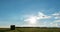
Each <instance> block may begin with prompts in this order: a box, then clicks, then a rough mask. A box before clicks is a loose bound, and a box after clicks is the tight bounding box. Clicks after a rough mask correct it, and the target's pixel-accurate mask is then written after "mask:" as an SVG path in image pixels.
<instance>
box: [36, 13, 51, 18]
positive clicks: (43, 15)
mask: <svg viewBox="0 0 60 32" xmlns="http://www.w3.org/2000/svg"><path fill="white" fill-rule="evenodd" d="M47 18H51V16H47V15H45V14H43V13H41V12H39V13H38V15H37V19H47Z"/></svg>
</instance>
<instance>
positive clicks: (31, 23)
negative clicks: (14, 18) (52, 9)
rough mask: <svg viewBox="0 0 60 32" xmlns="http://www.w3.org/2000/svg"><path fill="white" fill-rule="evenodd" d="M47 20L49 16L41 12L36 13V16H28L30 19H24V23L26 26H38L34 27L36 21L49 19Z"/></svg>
mask: <svg viewBox="0 0 60 32" xmlns="http://www.w3.org/2000/svg"><path fill="white" fill-rule="evenodd" d="M49 18H51V16H47V15H45V14H44V13H42V12H38V15H36V16H30V17H28V18H26V19H24V21H25V22H27V23H28V24H29V25H27V26H39V25H36V24H38V20H41V19H49ZM23 26H25V25H23ZM40 26H45V25H44V24H43V25H40Z"/></svg>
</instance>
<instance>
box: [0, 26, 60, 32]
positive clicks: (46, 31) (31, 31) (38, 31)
mask: <svg viewBox="0 0 60 32" xmlns="http://www.w3.org/2000/svg"><path fill="white" fill-rule="evenodd" d="M0 32H60V28H40V27H16V29H15V30H11V29H10V28H0Z"/></svg>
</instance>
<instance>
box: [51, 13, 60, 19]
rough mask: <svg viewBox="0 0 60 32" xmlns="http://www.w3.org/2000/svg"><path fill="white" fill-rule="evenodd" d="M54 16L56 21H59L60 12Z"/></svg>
mask: <svg viewBox="0 0 60 32" xmlns="http://www.w3.org/2000/svg"><path fill="white" fill-rule="evenodd" d="M52 16H54V18H55V19H59V18H60V12H59V13H54V14H52Z"/></svg>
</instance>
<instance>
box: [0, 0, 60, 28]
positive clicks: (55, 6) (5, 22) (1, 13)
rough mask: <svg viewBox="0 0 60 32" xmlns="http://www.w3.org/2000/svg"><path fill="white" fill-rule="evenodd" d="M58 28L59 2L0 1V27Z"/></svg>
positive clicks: (59, 16)
mask: <svg viewBox="0 0 60 32" xmlns="http://www.w3.org/2000/svg"><path fill="white" fill-rule="evenodd" d="M10 25H16V26H18V27H60V0H0V27H9V26H10Z"/></svg>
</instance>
